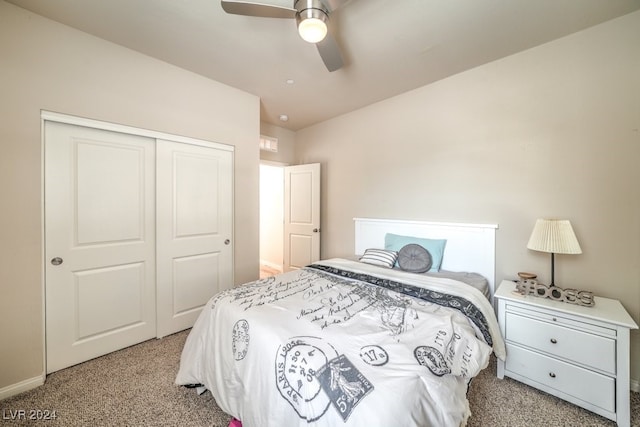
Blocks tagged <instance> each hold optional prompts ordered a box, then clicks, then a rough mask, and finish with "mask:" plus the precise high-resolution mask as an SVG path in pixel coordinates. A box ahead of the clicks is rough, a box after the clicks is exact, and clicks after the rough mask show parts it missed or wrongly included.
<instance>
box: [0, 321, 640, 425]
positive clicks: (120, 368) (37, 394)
mask: <svg viewBox="0 0 640 427" xmlns="http://www.w3.org/2000/svg"><path fill="white" fill-rule="evenodd" d="M186 336H187V332H181V333H178V334H175V335H171V336H169V337H165V338H163V339H161V340H151V341H147V342H144V343H142V344H139V345H136V346H133V347H130V348H127V349H124V350H121V351H117V352H115V353H111V354H109V355H106V356H103V357H100V358H98V359H95V360H92V361H89V362H86V363H83V364H80V365H77V366H74V367H71V368H68V369H64V370H62V371H59V372H56V373H53V374H51V375H50V376H49V377H48V378H47V381H46V383H45V384H44V385H43V386H41V387H38V388H37V389H34V390H31V391H28V392H26V393H23V394H21V395H18V396H14V397H12V398H9V399H5V400H3V401H0V424H3V425H5V424H6V425H14V424H15V425H42V426H70V427H71V426H96V427H97V426H185V427H189V426H214V427H223V426H224V427H226V426H227V425H228V422H229V418H230V417H229V416H228V415H227V414H225V413H224V412H222V411H221V410H220V409H219V408H218V407H217V406H216V404H215V401H214V400H213V398H212V397H211V394H210V393H208V392H207V393H205V394H203V395H201V396H199V395H197V394H196V393H195V392H194V391H193V390H191V389H186V388H184V387H178V386H176V385H174V383H173V381H174V378H175V376H176V373H177V371H178V365H179V361H180V352H181V350H182V346H183V345H184V341H185V339H186ZM495 369H496V367H495V360H492V363H491V365H490V366H489V367H488V368H487V369H485V370H484V371H483V372H482V373H481V374H480V375H479V376H478V377H477V378H475V379H474V380H473V382H472V384H471V388H470V390H469V400H470V403H471V411H472V416H471V419H470V420H469V423H468V425H469V426H470V427H474V426H491V427H498V426H510V427H513V426H527V427H529V426H545V427H546V426H580V427H582V426H614V425H615V423H613V422H611V421H609V420H607V419H605V418H602V417H600V416H598V415H595V414H592V413H591V412H588V411H586V410H583V409H581V408H578V407H577V406H574V405H571V404H569V403H566V402H564V401H562V400H559V399H557V398H555V397H553V396H550V395H547V394H545V393H541V392H539V391H537V390H535V389H533V388H531V387H528V386H526V385H523V384H520V383H518V382H516V381H513V380H511V379H505V380H498V379H497V378H496V377H495ZM631 395H632V409H631V410H632V422H631V424H632V426H636V427H640V396H639V395H638V393H631ZM38 410H39V411H43V413H44V411H55V412H56V416H57V418H56V419H55V420H51V421H29V420H12V419H11V418H12V417H15V416H18V417H19V416H20V415H19V414H20V413H21V412H20V411H25V412H24V413H25V415H26V416H28V415H29V413H30V411H38ZM36 414H37V413H36ZM401 426H402V422H401V421H400V422H399V423H398V425H397V426H393V427H401ZM278 427H280V426H278ZM372 427H374V426H372ZM381 427H386V426H381ZM438 427H439V426H438Z"/></svg>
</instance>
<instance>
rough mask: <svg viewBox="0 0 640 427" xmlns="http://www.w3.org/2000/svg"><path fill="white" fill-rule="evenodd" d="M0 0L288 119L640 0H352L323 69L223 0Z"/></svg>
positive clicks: (372, 98) (287, 36)
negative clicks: (246, 96)
mask: <svg viewBox="0 0 640 427" xmlns="http://www.w3.org/2000/svg"><path fill="white" fill-rule="evenodd" d="M7 1H9V2H10V3H13V4H15V5H17V6H20V7H22V8H24V9H28V10H30V11H33V12H35V13H37V14H40V15H43V16H45V17H48V18H50V19H53V20H55V21H58V22H61V23H63V24H66V25H69V26H71V27H74V28H77V29H79V30H82V31H85V32H87V33H90V34H93V35H95V36H97V37H100V38H102V39H105V40H109V41H111V42H113V43H117V44H119V45H122V46H125V47H128V48H130V49H133V50H136V51H138V52H141V53H143V54H146V55H149V56H152V57H155V58H158V59H161V60H163V61H166V62H168V63H171V64H174V65H176V66H178V67H181V68H184V69H187V70H190V71H192V72H195V73H198V74H201V75H203V76H206V77H209V78H211V79H213V80H216V81H219V82H222V83H225V84H228V85H230V86H233V87H236V88H239V89H242V90H244V91H246V92H249V93H252V94H255V95H257V96H259V97H260V99H261V120H263V121H265V122H269V123H273V124H275V125H278V126H281V127H285V128H288V129H292V130H298V129H301V128H304V127H307V126H310V125H312V124H315V123H318V122H321V121H324V120H327V119H329V118H332V117H335V116H338V115H340V114H343V113H346V112H349V111H352V110H355V109H357V108H360V107H363V106H365V105H368V104H371V103H374V102H376V101H380V100H382V99H385V98H389V97H391V96H394V95H397V94H400V93H402V92H406V91H408V90H411V89H414V88H417V87H420V86H424V85H426V84H429V83H431V82H434V81H436V80H439V79H442V78H445V77H447V76H450V75H453V74H456V73H459V72H461V71H464V70H468V69H470V68H473V67H476V66H478V65H481V64H484V63H487V62H490V61H493V60H496V59H499V58H502V57H505V56H507V55H510V54H513V53H516V52H519V51H522V50H525V49H528V48H531V47H534V46H537V45H540V44H542V43H545V42H548V41H551V40H554V39H557V38H559V37H562V36H565V35H568V34H571V33H574V32H576V31H580V30H582V29H584V28H587V27H590V26H593V25H596V24H599V23H601V22H604V21H607V20H610V19H613V18H616V17H618V16H621V15H624V14H627V13H630V12H633V11H635V10H638V9H640V0H351V1H349V2H348V3H347V4H345V5H344V6H343V7H341V8H339V9H338V10H336V11H335V12H333V14H332V15H331V25H332V26H334V27H335V29H336V32H335V36H336V39H337V41H338V43H339V44H340V46H341V48H342V52H343V56H344V58H345V66H344V67H343V68H342V69H340V70H337V71H335V72H333V73H330V72H328V71H327V69H326V68H325V66H324V64H323V63H322V60H321V59H320V56H319V55H318V52H317V50H316V48H315V46H313V45H310V44H308V43H306V42H304V41H303V40H302V39H300V37H299V36H298V35H297V32H296V24H295V20H289V19H274V18H254V17H246V16H238V15H228V14H226V13H225V12H224V11H223V10H222V8H221V6H220V1H219V0H7ZM253 1H256V2H263V3H270V4H277V5H284V6H289V7H291V6H292V5H293V0H264V1H263V0H253ZM288 79H292V80H293V81H294V83H293V84H289V83H287V80H288ZM280 114H286V115H288V116H289V121H288V122H286V123H285V122H282V121H280V120H279V119H278V117H279V115H280Z"/></svg>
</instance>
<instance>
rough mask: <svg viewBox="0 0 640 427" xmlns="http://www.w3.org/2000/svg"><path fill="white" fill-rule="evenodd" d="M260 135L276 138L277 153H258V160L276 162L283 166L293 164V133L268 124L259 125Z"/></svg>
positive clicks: (294, 137)
mask: <svg viewBox="0 0 640 427" xmlns="http://www.w3.org/2000/svg"><path fill="white" fill-rule="evenodd" d="M260 135H265V136H270V137H272V138H278V152H277V153H271V152H269V151H260V160H263V161H267V162H278V163H283V164H285V165H294V164H295V140H296V134H295V132H293V131H291V130H289V129H285V128H282V127H280V126H275V125H272V124H270V123H266V122H261V123H260Z"/></svg>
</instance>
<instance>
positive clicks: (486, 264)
mask: <svg viewBox="0 0 640 427" xmlns="http://www.w3.org/2000/svg"><path fill="white" fill-rule="evenodd" d="M353 220H354V221H355V238H356V242H355V250H356V255H362V254H363V253H364V251H365V249H368V248H384V236H385V235H386V234H387V233H393V234H400V235H403V236H413V237H423V238H425V237H426V238H430V239H447V244H446V246H445V249H444V256H443V258H442V266H441V269H442V270H450V271H468V272H473V273H479V274H482V275H483V276H484V277H486V278H487V280H488V281H489V288H490V290H491V297H492V298H493V294H494V291H495V279H496V278H495V275H496V274H495V269H496V259H495V254H496V250H495V249H496V236H495V235H496V230H497V228H498V226H497V225H496V224H463V223H451V222H425V221H404V220H396V219H373V218H354V219H353Z"/></svg>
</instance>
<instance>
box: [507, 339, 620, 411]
mask: <svg viewBox="0 0 640 427" xmlns="http://www.w3.org/2000/svg"><path fill="white" fill-rule="evenodd" d="M506 370H507V371H511V372H513V373H515V374H518V375H520V376H522V377H525V378H529V379H530V380H532V381H535V382H536V383H539V384H543V385H545V386H547V387H551V388H553V389H555V390H558V391H560V392H562V393H565V394H568V395H570V396H572V397H574V398H577V399H580V400H582V401H584V402H587V403H589V404H591V405H595V406H597V407H599V408H602V409H604V410H605V411H610V412H615V410H616V407H615V379H614V378H611V377H608V376H605V375H601V374H598V373H596V372H593V371H589V370H587V369H583V368H580V367H578V366H574V365H571V364H569V363H564V362H562V361H560V360H557V359H554V358H551V357H547V356H545V355H543V354H540V353H536V352H533V351H529V350H527V349H524V348H522V347H520V346H517V345H512V344H507V362H506Z"/></svg>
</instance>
